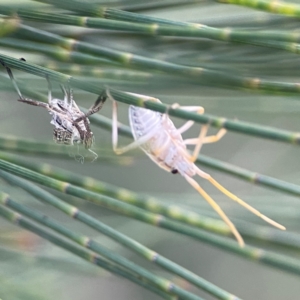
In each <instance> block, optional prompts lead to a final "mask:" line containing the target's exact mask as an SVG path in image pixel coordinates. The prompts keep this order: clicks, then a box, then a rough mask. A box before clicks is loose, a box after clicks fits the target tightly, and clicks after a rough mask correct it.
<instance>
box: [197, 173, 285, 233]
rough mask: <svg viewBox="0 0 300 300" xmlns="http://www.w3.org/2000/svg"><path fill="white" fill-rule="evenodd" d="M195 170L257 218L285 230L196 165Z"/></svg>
mask: <svg viewBox="0 0 300 300" xmlns="http://www.w3.org/2000/svg"><path fill="white" fill-rule="evenodd" d="M196 172H197V174H198V175H199V176H200V177H202V178H204V179H206V180H208V181H209V182H210V183H211V184H212V185H213V186H214V187H216V188H217V189H218V190H219V191H220V192H222V193H223V194H224V195H226V196H227V197H228V198H230V199H231V200H233V201H235V202H237V203H238V204H240V205H241V206H243V207H244V208H246V209H247V210H249V211H250V212H252V213H253V214H255V215H256V216H258V217H259V218H261V219H263V220H264V221H266V222H267V223H269V224H271V225H273V226H274V227H277V228H279V229H281V230H285V227H284V226H282V225H281V224H279V223H277V222H275V221H273V220H271V219H270V218H268V217H267V216H265V215H263V214H262V213H261V212H259V211H258V210H257V209H255V208H254V207H252V206H251V205H249V204H247V203H246V202H245V201H243V200H242V199H240V198H239V197H237V196H236V195H234V194H233V193H231V192H229V191H228V190H227V189H226V188H225V187H223V186H222V185H221V184H220V183H219V182H217V181H216V180H215V179H213V178H212V177H211V176H210V175H209V174H207V173H205V172H203V171H201V170H200V169H199V168H197V167H196Z"/></svg>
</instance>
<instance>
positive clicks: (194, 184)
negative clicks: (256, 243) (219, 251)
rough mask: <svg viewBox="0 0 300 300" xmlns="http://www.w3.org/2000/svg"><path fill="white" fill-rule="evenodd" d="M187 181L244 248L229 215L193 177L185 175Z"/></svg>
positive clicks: (242, 241)
mask: <svg viewBox="0 0 300 300" xmlns="http://www.w3.org/2000/svg"><path fill="white" fill-rule="evenodd" d="M184 178H185V179H186V181H187V182H188V183H189V184H190V185H191V186H192V187H193V188H194V189H195V190H196V191H197V192H198V193H199V194H200V195H201V196H202V197H203V198H204V199H205V200H206V201H207V202H208V204H209V205H210V206H211V207H212V208H213V209H214V210H215V211H216V212H217V213H218V215H219V216H220V217H221V218H222V219H223V221H224V222H225V223H226V224H227V225H228V227H229V229H230V230H231V232H232V234H233V235H234V236H235V238H236V240H237V241H238V243H239V245H240V246H241V247H244V245H245V243H244V240H243V238H242V236H241V235H240V233H239V232H238V231H237V229H236V227H235V226H234V224H233V223H232V222H231V221H230V219H229V218H228V217H227V215H226V214H225V213H224V211H223V210H222V208H221V207H220V206H219V205H218V204H217V203H216V202H215V200H214V199H212V198H211V197H210V196H209V195H208V194H207V193H206V192H205V191H204V190H203V189H202V188H201V187H200V185H199V184H198V183H197V182H196V181H195V180H194V179H193V178H191V177H189V176H187V175H184Z"/></svg>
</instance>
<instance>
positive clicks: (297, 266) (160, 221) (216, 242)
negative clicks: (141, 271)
mask: <svg viewBox="0 0 300 300" xmlns="http://www.w3.org/2000/svg"><path fill="white" fill-rule="evenodd" d="M0 168H1V169H2V170H5V171H7V172H9V173H13V174H15V175H18V176H21V177H24V178H26V179H30V180H32V181H35V182H37V183H40V184H42V185H45V186H47V187H50V188H54V189H56V190H58V191H61V192H64V193H67V194H70V195H73V196H77V197H80V198H83V199H87V200H89V201H93V202H96V203H99V204H101V205H102V206H105V207H106V208H108V209H112V208H115V209H116V211H117V212H119V213H123V214H124V213H125V209H126V207H128V204H125V203H118V201H116V200H114V199H111V198H110V199H109V198H108V197H105V196H101V195H98V194H95V193H92V192H89V191H86V190H83V189H82V188H78V187H75V186H72V185H70V184H68V183H67V182H60V181H58V180H54V179H50V178H48V177H46V176H42V175H40V174H36V173H35V172H32V171H30V170H28V169H24V168H22V167H19V166H16V165H13V164H11V163H8V162H5V161H3V160H0ZM55 207H57V208H58V209H61V210H62V211H64V212H65V213H66V214H68V215H70V216H72V217H74V218H76V219H77V220H80V221H82V222H84V223H85V224H88V225H89V226H91V227H92V228H94V229H96V230H99V231H100V232H102V233H103V234H105V235H107V236H109V237H111V238H113V239H115V240H116V241H118V242H119V243H121V244H123V245H124V246H126V247H128V248H130V249H131V250H133V251H135V252H136V253H138V254H140V255H141V256H143V257H145V258H146V259H148V260H150V261H152V262H155V263H157V264H158V265H160V266H161V267H164V268H166V269H167V270H169V271H171V272H174V273H176V274H177V272H179V274H180V276H182V277H184V278H186V277H185V276H187V277H189V276H190V275H189V274H190V273H191V272H190V271H188V270H185V269H183V268H182V267H179V266H178V265H176V264H174V263H173V262H171V261H169V260H168V259H166V258H164V257H162V256H160V255H159V254H158V253H156V252H154V251H152V250H150V249H148V248H146V247H145V246H143V245H141V244H139V243H137V242H136V241H133V240H132V239H130V238H128V237H126V236H124V235H122V234H121V233H119V232H116V231H115V230H113V229H112V228H110V227H108V226H107V225H105V224H103V223H101V222H100V221H98V220H95V219H93V218H91V217H90V216H89V215H86V214H84V213H82V212H80V211H79V210H77V209H76V208H75V207H73V206H71V205H69V204H66V203H63V202H59V203H57V204H56V205H55ZM121 208H122V209H121ZM133 211H134V212H135V213H132V212H133ZM126 214H129V215H130V216H133V217H136V218H137V217H138V218H140V220H141V221H144V220H145V219H144V218H143V217H142V215H144V211H143V210H141V209H139V210H138V209H137V208H135V207H132V206H131V207H128V210H127V212H126ZM147 215H148V218H149V217H150V216H153V219H152V220H151V219H150V220H149V221H151V222H152V224H155V225H159V226H161V227H164V228H168V229H171V227H172V228H173V229H175V226H176V224H174V223H175V222H174V221H169V220H167V219H166V218H165V217H163V216H161V215H160V216H159V215H154V214H149V213H147ZM184 227H185V226H184V225H182V224H180V226H178V224H177V228H178V232H180V230H181V231H182V230H183V228H184ZM180 228H181V229H180ZM176 231H177V230H176ZM187 234H188V235H189V236H193V237H194V238H197V239H199V240H201V241H203V242H205V243H208V244H211V245H213V246H215V247H219V248H221V249H223V250H226V251H230V252H233V253H236V254H238V255H240V256H242V257H245V258H248V259H251V260H254V261H258V262H261V263H263V264H266V265H270V266H273V267H275V268H279V269H281V270H285V271H287V272H291V273H294V274H297V275H300V261H298V260H295V259H292V258H289V257H287V256H285V255H280V254H276V253H272V252H269V251H266V250H262V249H258V248H255V247H250V246H246V247H244V248H241V247H239V246H238V245H237V243H235V242H233V241H230V240H228V239H225V238H223V237H219V236H215V235H212V234H208V233H206V232H203V231H201V230H199V229H198V230H197V231H196V230H194V229H193V228H190V230H189V233H188V231H187ZM183 274H184V275H183ZM193 275H194V274H193Z"/></svg>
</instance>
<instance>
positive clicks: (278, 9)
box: [218, 0, 300, 18]
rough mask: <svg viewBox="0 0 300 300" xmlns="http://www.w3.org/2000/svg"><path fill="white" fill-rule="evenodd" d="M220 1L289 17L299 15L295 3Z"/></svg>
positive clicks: (299, 9) (263, 0)
mask: <svg viewBox="0 0 300 300" xmlns="http://www.w3.org/2000/svg"><path fill="white" fill-rule="evenodd" d="M218 1H219V2H221V3H229V4H237V5H242V6H247V7H251V8H255V9H258V10H263V11H267V12H270V13H273V14H280V15H285V16H290V17H297V18H299V17H300V6H299V4H297V3H289V2H281V1H277V0H271V1H270V0H255V1H253V0H218Z"/></svg>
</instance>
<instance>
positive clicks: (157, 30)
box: [0, 0, 300, 48]
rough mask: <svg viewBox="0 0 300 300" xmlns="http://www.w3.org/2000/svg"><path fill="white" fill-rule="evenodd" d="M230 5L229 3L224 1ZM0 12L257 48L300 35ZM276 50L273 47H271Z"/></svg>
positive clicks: (9, 10)
mask: <svg viewBox="0 0 300 300" xmlns="http://www.w3.org/2000/svg"><path fill="white" fill-rule="evenodd" d="M228 2H230V0H229V1H228ZM0 13H2V14H4V15H17V16H19V17H20V18H21V19H25V20H30V21H36V22H47V23H55V24H62V25H74V26H80V27H88V28H99V29H108V30H118V31H127V32H128V31H129V32H136V33H139V34H141V33H142V34H145V35H150V36H175V37H184V38H186V37H193V38H209V39H213V40H220V41H226V42H228V41H232V42H242V43H247V44H251V45H252V44H256V45H261V46H268V47H272V45H271V44H268V43H266V42H267V41H276V42H288V43H290V42H294V43H297V42H299V41H300V35H299V34H297V33H289V32H280V31H278V32H277V31H265V32H256V31H254V32H253V31H247V30H244V31H241V30H235V29H230V28H226V29H222V28H214V27H210V26H206V25H204V24H196V23H187V24H186V26H178V25H164V24H159V23H152V24H141V23H132V22H125V21H118V20H109V19H100V18H91V17H90V18H89V17H79V16H71V15H65V14H64V15H62V14H59V13H56V14H54V13H47V12H41V11H33V10H29V9H24V8H19V9H16V8H11V7H10V6H9V5H1V7H0ZM273 47H274V48H276V44H274V45H273Z"/></svg>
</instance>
